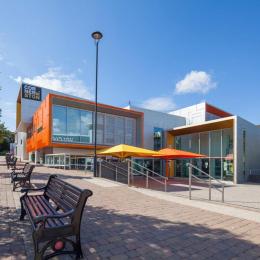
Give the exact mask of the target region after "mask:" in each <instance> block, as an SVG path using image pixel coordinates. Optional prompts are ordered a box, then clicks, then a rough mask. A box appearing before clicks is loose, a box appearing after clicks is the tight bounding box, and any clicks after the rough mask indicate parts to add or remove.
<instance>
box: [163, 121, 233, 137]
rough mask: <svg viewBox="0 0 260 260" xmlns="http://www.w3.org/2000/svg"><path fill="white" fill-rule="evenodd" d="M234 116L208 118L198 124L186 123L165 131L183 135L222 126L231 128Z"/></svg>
mask: <svg viewBox="0 0 260 260" xmlns="http://www.w3.org/2000/svg"><path fill="white" fill-rule="evenodd" d="M234 119H235V116H230V117H225V118H220V119H216V120H210V121H206V122H203V123H199V124H193V125H186V126H181V127H175V128H173V129H169V130H168V131H167V132H168V133H169V134H171V135H174V136H176V135H185V134H192V133H200V132H207V131H213V130H218V129H224V128H232V127H233V126H234Z"/></svg>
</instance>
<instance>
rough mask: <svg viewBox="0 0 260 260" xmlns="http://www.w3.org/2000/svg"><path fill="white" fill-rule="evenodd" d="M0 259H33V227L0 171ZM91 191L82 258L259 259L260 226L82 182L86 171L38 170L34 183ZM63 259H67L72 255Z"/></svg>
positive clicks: (124, 189) (126, 190) (120, 188)
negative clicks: (53, 178)
mask: <svg viewBox="0 0 260 260" xmlns="http://www.w3.org/2000/svg"><path fill="white" fill-rule="evenodd" d="M0 173H1V174H0V252H1V257H0V259H1V260H2V259H4V258H6V259H12V258H13V259H32V258H33V253H34V252H33V244H32V239H31V228H30V224H29V223H28V221H27V220H25V221H23V222H20V221H19V220H18V218H19V207H20V204H19V192H12V190H11V185H10V178H9V176H8V173H7V172H6V170H5V168H4V167H0ZM52 173H55V174H57V175H58V176H60V177H61V178H63V179H65V180H66V181H68V182H70V183H72V184H74V185H76V186H79V187H80V188H89V189H91V190H92V191H93V192H94V195H93V196H92V197H91V198H90V199H89V201H88V202H87V206H86V208H85V212H84V215H83V219H82V227H81V241H82V248H83V252H84V258H85V259H120V260H121V259H122V260H123V259H149V260H151V259H174V260H175V259H207V258H211V259H218V258H219V259H236V258H237V259H256V258H258V257H260V246H259V244H260V231H259V230H260V224H258V223H255V222H250V221H246V220H242V219H239V218H233V217H230V216H225V215H221V214H217V213H213V212H210V211H206V210H201V209H197V208H193V207H188V206H184V205H181V204H175V203H173V202H168V201H164V200H160V199H156V198H151V197H148V196H146V195H144V194H141V193H139V192H136V191H135V190H132V189H129V188H128V187H127V186H121V185H119V186H113V187H103V186H102V185H97V184H93V183H91V182H88V181H87V180H84V178H85V177H89V178H90V177H91V175H90V174H89V173H87V172H80V171H65V170H60V169H49V168H44V167H37V168H36V169H35V173H34V175H33V179H32V182H33V183H34V184H35V185H36V186H39V185H42V184H43V183H45V182H46V180H47V178H48V176H49V174H52ZM62 259H71V258H70V257H66V258H62Z"/></svg>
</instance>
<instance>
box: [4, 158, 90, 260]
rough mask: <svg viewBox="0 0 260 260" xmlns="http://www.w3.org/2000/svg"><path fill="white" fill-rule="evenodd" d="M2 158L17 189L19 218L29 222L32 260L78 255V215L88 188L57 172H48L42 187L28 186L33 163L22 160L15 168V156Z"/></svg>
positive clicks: (79, 252) (14, 188)
mask: <svg viewBox="0 0 260 260" xmlns="http://www.w3.org/2000/svg"><path fill="white" fill-rule="evenodd" d="M5 161H6V167H7V170H8V171H9V173H8V174H10V183H11V184H12V185H13V189H12V190H13V191H15V190H16V189H17V188H21V189H20V193H21V194H22V195H21V196H20V204H21V207H20V208H21V215H20V221H22V220H24V218H25V216H28V219H29V221H30V223H31V227H32V239H33V244H34V259H35V260H42V259H49V258H52V257H54V256H58V255H64V254H67V255H68V254H69V255H70V254H74V255H76V257H77V258H82V257H83V253H82V249H81V239H80V226H81V218H82V213H83V210H84V207H85V204H86V201H87V199H88V197H90V196H92V194H93V193H92V191H91V190H88V189H84V190H81V189H79V188H78V187H76V186H74V185H71V184H69V183H67V182H65V181H63V180H62V179H59V178H58V177H57V175H50V176H49V179H48V181H47V184H46V185H44V186H42V187H36V188H35V187H32V184H31V175H32V172H33V170H34V168H35V165H31V164H29V163H25V164H24V166H23V167H21V168H19V167H17V166H16V162H17V158H14V157H13V156H11V155H9V154H7V155H6V156H5ZM25 187H26V188H25ZM39 192H40V193H41V194H39Z"/></svg>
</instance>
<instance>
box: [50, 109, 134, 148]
mask: <svg viewBox="0 0 260 260" xmlns="http://www.w3.org/2000/svg"><path fill="white" fill-rule="evenodd" d="M93 123H94V113H93V112H91V111H87V110H82V109H77V108H72V107H66V106H60V105H53V120H52V129H53V131H52V141H53V142H57V143H78V144H93V140H94V131H93ZM97 143H98V144H100V145H116V144H121V143H125V144H129V145H136V119H134V118H128V117H123V116H116V115H111V114H104V113H98V115H97Z"/></svg>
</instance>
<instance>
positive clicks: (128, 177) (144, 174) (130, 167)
mask: <svg viewBox="0 0 260 260" xmlns="http://www.w3.org/2000/svg"><path fill="white" fill-rule="evenodd" d="M126 161H127V162H128V169H127V170H126V169H124V168H122V167H120V166H118V165H116V164H114V163H112V162H109V161H107V160H104V159H101V158H100V163H102V162H105V163H108V164H109V165H112V166H114V167H115V168H116V169H112V168H111V167H108V166H107V165H105V164H103V166H105V167H106V168H108V169H110V170H114V171H116V181H117V173H120V174H122V175H124V176H126V175H125V174H124V173H122V172H118V171H117V168H118V169H121V170H123V171H124V172H127V179H128V186H130V185H131V181H130V179H131V178H133V172H137V173H139V174H141V175H143V176H144V177H146V188H148V187H149V179H152V180H154V181H156V182H159V183H160V184H163V185H164V189H165V191H167V180H168V178H166V177H164V176H161V175H160V174H158V173H156V172H153V171H152V170H150V169H148V168H146V167H144V166H142V165H140V164H138V163H135V162H133V161H132V160H129V159H127V160H126ZM131 163H134V164H136V165H139V166H140V167H142V168H143V169H145V170H146V173H143V172H141V171H138V170H136V169H134V168H133V167H132V166H131ZM100 168H101V167H100ZM149 172H152V173H154V174H155V175H157V176H158V177H160V178H162V179H163V180H164V181H160V180H158V179H156V178H154V177H152V176H150V175H149V174H148V173H149ZM99 176H100V177H101V172H100V174H99Z"/></svg>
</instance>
